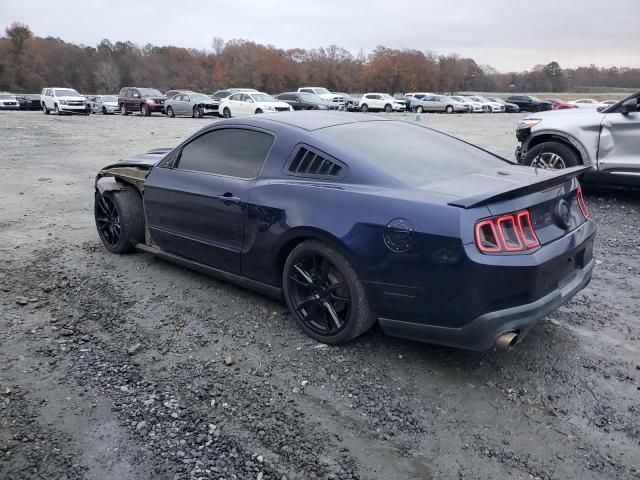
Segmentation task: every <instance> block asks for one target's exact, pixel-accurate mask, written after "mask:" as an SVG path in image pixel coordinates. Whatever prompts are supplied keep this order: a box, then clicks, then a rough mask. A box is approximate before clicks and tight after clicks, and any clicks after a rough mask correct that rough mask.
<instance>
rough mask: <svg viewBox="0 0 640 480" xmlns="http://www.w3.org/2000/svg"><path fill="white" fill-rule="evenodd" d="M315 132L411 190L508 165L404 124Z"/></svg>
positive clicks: (360, 124)
mask: <svg viewBox="0 0 640 480" xmlns="http://www.w3.org/2000/svg"><path fill="white" fill-rule="evenodd" d="M314 133H315V134H316V135H318V136H319V137H321V138H322V139H324V140H328V141H330V142H335V143H337V144H339V145H340V147H341V148H342V149H344V150H347V151H349V152H351V153H353V155H356V156H360V157H363V158H365V159H366V160H368V161H369V162H371V163H372V164H374V165H375V166H376V167H378V168H379V169H381V170H382V171H384V172H385V173H387V174H389V175H391V176H393V177H395V178H397V179H398V180H400V181H402V182H404V183H406V184H407V185H410V186H413V187H419V186H422V185H427V184H430V183H435V182H439V181H441V180H446V179H448V178H452V177H457V176H460V175H468V174H471V173H477V172H480V171H482V170H486V169H490V168H496V167H503V166H505V164H506V163H508V162H507V161H506V160H501V159H500V158H498V157H495V156H493V155H491V154H489V153H487V152H484V151H482V150H480V149H479V148H476V147H474V146H472V145H469V144H467V143H464V142H462V141H461V140H457V139H455V138H452V137H449V136H447V135H444V134H442V133H439V132H436V131H433V130H430V129H428V128H424V127H420V126H417V125H412V124H410V123H407V122H398V121H373V122H358V123H349V124H343V125H337V126H334V127H328V128H323V129H320V130H316V131H315V132H314Z"/></svg>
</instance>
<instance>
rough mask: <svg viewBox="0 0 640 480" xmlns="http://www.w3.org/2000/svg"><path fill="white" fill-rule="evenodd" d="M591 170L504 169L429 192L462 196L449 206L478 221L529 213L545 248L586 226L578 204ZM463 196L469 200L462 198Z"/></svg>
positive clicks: (447, 183) (435, 186)
mask: <svg viewBox="0 0 640 480" xmlns="http://www.w3.org/2000/svg"><path fill="white" fill-rule="evenodd" d="M589 168H590V167H584V166H581V167H573V168H568V169H564V170H554V171H551V170H543V169H535V168H531V167H521V166H515V165H514V166H513V167H510V166H509V167H504V168H497V169H491V170H487V171H482V172H479V173H472V174H469V175H466V176H464V177H461V178H456V179H455V180H446V181H443V182H438V183H435V184H431V185H429V186H428V187H427V188H428V189H429V190H433V191H436V192H438V193H443V194H447V195H458V198H457V199H455V200H451V201H449V205H451V206H455V207H459V208H463V209H465V210H468V211H469V213H471V212H472V211H476V212H477V216H478V218H477V220H479V219H480V218H483V217H486V216H487V215H486V214H487V211H488V212H489V214H490V216H491V217H495V216H500V215H505V214H509V213H514V212H517V211H520V210H524V209H527V210H529V214H530V217H531V223H532V226H533V229H534V230H535V232H536V235H537V236H538V239H539V240H540V243H541V244H542V245H544V244H546V243H549V242H552V241H554V240H556V239H558V238H560V237H562V236H564V235H566V234H568V233H569V232H571V231H572V230H574V229H576V228H577V227H579V226H580V225H582V224H583V223H584V222H585V221H586V218H585V216H584V214H583V213H582V210H581V208H580V205H579V203H578V198H577V191H578V187H579V186H580V184H579V182H578V179H577V177H578V176H579V175H580V174H582V173H583V172H585V171H586V170H588V169H589ZM460 192H465V193H466V195H467V196H465V197H460V196H459V195H460Z"/></svg>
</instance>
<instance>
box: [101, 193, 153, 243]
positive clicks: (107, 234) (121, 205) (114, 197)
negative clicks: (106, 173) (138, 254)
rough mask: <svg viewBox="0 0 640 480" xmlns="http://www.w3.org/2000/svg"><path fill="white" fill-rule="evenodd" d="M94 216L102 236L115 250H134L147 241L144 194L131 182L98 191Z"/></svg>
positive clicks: (103, 241)
mask: <svg viewBox="0 0 640 480" xmlns="http://www.w3.org/2000/svg"><path fill="white" fill-rule="evenodd" d="M94 217H95V222H96V228H97V229H98V235H99V236H100V240H102V243H103V244H104V246H105V247H106V249H107V250H109V251H110V252H112V253H130V252H133V251H134V250H135V246H136V245H137V244H138V243H144V211H143V208H142V197H140V194H139V193H138V191H137V190H136V189H135V188H134V187H132V186H131V185H124V190H112V191H108V192H104V194H100V193H99V192H98V193H96V197H95V205H94Z"/></svg>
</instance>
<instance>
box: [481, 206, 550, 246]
mask: <svg viewBox="0 0 640 480" xmlns="http://www.w3.org/2000/svg"><path fill="white" fill-rule="evenodd" d="M475 230H476V231H475V237H476V245H477V247H478V250H480V251H481V252H482V253H502V252H522V251H524V250H531V249H533V248H537V247H539V246H540V241H539V240H538V236H537V235H536V232H535V230H534V229H533V226H532V225H531V217H530V216H529V210H521V211H519V212H516V213H511V214H509V215H501V216H499V217H494V218H485V219H484V220H480V221H479V222H478V223H476V229H475Z"/></svg>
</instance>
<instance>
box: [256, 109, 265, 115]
mask: <svg viewBox="0 0 640 480" xmlns="http://www.w3.org/2000/svg"><path fill="white" fill-rule="evenodd" d="M261 113H264V112H263V111H262V109H261V108H256V115H260V114H261Z"/></svg>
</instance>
